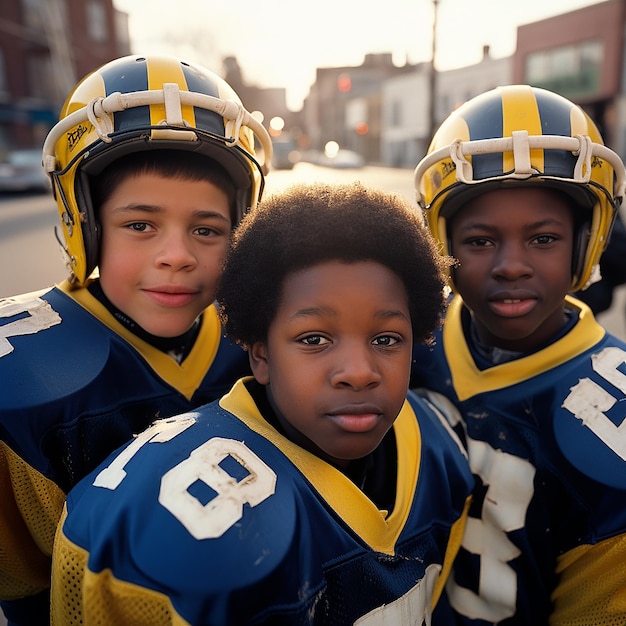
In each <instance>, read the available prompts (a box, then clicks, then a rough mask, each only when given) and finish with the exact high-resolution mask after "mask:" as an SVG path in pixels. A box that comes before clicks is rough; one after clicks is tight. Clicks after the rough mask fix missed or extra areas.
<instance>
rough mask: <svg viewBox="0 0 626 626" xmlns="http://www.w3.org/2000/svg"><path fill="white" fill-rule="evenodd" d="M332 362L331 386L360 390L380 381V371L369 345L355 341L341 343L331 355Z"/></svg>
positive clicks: (375, 384)
mask: <svg viewBox="0 0 626 626" xmlns="http://www.w3.org/2000/svg"><path fill="white" fill-rule="evenodd" d="M333 363H334V369H333V371H332V374H331V384H332V385H333V387H349V388H351V389H354V390H355V391H360V390H361V389H367V388H368V387H375V386H377V385H379V384H380V382H381V372H380V369H379V367H378V365H377V362H376V358H375V355H374V353H373V351H372V349H371V347H369V346H361V345H359V344H358V342H357V341H351V342H347V343H345V344H344V345H342V346H341V348H340V349H339V350H337V351H336V352H335V354H334V355H333Z"/></svg>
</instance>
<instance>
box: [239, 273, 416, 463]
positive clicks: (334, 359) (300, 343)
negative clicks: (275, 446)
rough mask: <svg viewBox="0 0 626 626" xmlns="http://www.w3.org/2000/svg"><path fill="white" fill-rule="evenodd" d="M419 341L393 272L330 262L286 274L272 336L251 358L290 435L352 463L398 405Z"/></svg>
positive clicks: (319, 451)
mask: <svg viewBox="0 0 626 626" xmlns="http://www.w3.org/2000/svg"><path fill="white" fill-rule="evenodd" d="M412 343H413V335H412V327H411V316H410V313H409V304H408V297H407V294H406V290H405V288H404V285H403V283H402V281H401V280H400V278H399V277H398V276H397V275H396V274H394V273H393V272H392V271H391V270H389V269H387V268H386V267H384V266H382V265H379V264H378V263H374V262H358V263H353V264H346V263H340V262H338V261H329V262H325V263H322V264H320V265H316V266H314V267H310V268H308V269H304V270H301V271H297V272H294V273H293V274H291V275H289V276H288V277H287V279H286V280H285V283H284V285H283V291H282V299H281V302H280V304H279V308H278V311H277V313H276V316H275V318H274V320H273V322H272V324H271V326H270V329H269V333H268V339H267V343H255V344H254V345H253V346H252V347H251V350H250V359H251V364H252V368H253V372H254V374H255V377H256V378H257V380H258V381H259V382H260V383H261V384H264V385H267V386H268V395H269V398H270V401H271V402H272V404H273V406H274V408H275V410H276V412H277V415H278V418H279V420H280V421H281V424H282V426H283V428H284V429H285V431H286V433H287V435H288V437H289V438H290V439H291V440H292V441H294V442H295V443H297V444H298V445H300V446H302V447H303V448H305V449H307V450H309V451H310V452H312V453H313V454H316V455H317V456H320V457H321V458H323V459H325V460H327V461H330V462H332V463H334V464H336V465H339V466H345V465H346V464H347V462H348V461H350V460H352V459H358V458H361V457H363V456H366V455H367V454H369V453H370V452H371V451H372V450H374V449H375V448H376V447H377V446H378V444H379V443H380V441H381V440H382V438H383V436H384V435H385V433H386V432H387V431H388V430H389V428H390V427H391V425H392V424H393V422H394V420H395V419H396V417H397V415H398V413H399V412H400V409H401V408H402V404H403V402H404V399H405V397H406V393H407V388H408V384H409V371H410V365H411V352H412V351H411V348H412Z"/></svg>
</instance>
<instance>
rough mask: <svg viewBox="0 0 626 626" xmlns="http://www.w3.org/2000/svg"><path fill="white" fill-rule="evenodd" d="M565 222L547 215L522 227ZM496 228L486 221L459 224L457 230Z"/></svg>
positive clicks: (544, 226)
mask: <svg viewBox="0 0 626 626" xmlns="http://www.w3.org/2000/svg"><path fill="white" fill-rule="evenodd" d="M563 225H565V222H564V221H563V220H560V219H557V218H553V217H547V218H545V219H542V220H537V221H536V222H532V223H530V224H525V225H524V228H526V229H536V228H547V227H549V226H563ZM473 229H477V230H480V229H482V230H497V229H498V227H497V226H495V225H494V224H490V223H486V222H470V223H468V224H459V225H458V230H459V232H464V231H468V230H473Z"/></svg>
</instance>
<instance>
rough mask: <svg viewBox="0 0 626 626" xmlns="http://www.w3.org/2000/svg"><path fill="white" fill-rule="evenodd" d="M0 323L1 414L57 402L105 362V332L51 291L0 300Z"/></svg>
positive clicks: (62, 296) (83, 382) (84, 313)
mask: <svg viewBox="0 0 626 626" xmlns="http://www.w3.org/2000/svg"><path fill="white" fill-rule="evenodd" d="M0 319H1V320H2V323H1V324H0V378H1V379H2V381H3V388H4V391H3V393H2V400H1V401H0V404H1V405H3V407H2V408H3V409H20V408H24V407H29V406H37V405H42V404H45V403H47V402H49V401H53V400H56V399H59V398H63V397H65V396H67V395H69V394H71V393H73V392H74V391H76V390H77V389H81V388H83V387H84V386H85V385H86V384H87V383H88V382H90V381H91V380H93V379H94V378H95V377H97V376H98V374H99V372H100V371H101V369H102V367H103V366H104V364H105V363H106V361H107V358H108V354H109V331H108V330H107V329H106V328H105V327H104V326H103V325H102V324H101V323H100V322H99V321H98V320H97V319H96V318H94V317H93V315H91V314H90V313H88V312H87V311H86V310H85V309H83V308H82V307H81V306H80V305H78V304H77V303H76V302H75V301H74V300H72V299H71V298H70V297H68V296H67V295H66V294H64V293H63V292H62V291H61V290H59V289H58V288H56V287H54V288H52V289H50V290H48V291H43V292H33V293H28V294H23V295H20V296H14V297H11V298H4V299H2V300H0ZM7 381H8V384H7Z"/></svg>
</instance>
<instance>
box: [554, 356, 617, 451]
mask: <svg viewBox="0 0 626 626" xmlns="http://www.w3.org/2000/svg"><path fill="white" fill-rule="evenodd" d="M591 362H592V366H593V369H594V371H595V372H597V373H598V374H599V375H600V376H602V378H604V379H605V380H606V381H608V382H609V383H611V384H612V385H613V386H614V387H616V388H617V389H619V390H620V391H621V392H622V394H626V376H625V375H624V374H623V373H622V372H621V371H620V370H619V368H620V367H622V366H623V365H624V363H625V362H626V354H624V351H623V350H621V349H620V348H615V347H612V348H605V349H604V350H602V351H601V352H599V353H598V354H594V355H593V356H592V357H591ZM620 400H621V401H622V402H623V397H622V398H621V399H620ZM617 401H618V400H617V399H616V398H614V397H613V396H612V395H611V394H610V393H609V392H608V391H606V390H605V389H603V388H602V387H600V385H598V384H597V383H595V382H594V381H593V380H591V379H590V378H583V379H582V380H580V381H579V382H578V384H576V385H575V386H574V387H572V389H571V391H570V393H569V395H568V396H567V398H565V402H563V407H564V408H566V409H567V410H568V411H570V412H571V413H573V414H574V415H575V416H576V417H577V418H578V419H579V420H580V421H581V422H582V423H583V424H584V425H585V426H586V427H587V428H589V429H590V430H591V431H592V432H593V433H594V434H595V435H596V437H598V438H599V439H600V440H601V441H602V442H603V443H604V444H605V445H607V446H608V447H609V448H610V449H611V450H613V452H615V454H617V455H618V456H619V457H620V458H621V459H623V460H626V420H623V421H622V422H621V423H620V425H619V426H616V425H615V424H614V423H613V421H612V420H610V419H609V418H608V417H607V416H606V415H605V412H607V411H608V410H609V409H611V408H612V407H613V405H614V404H615V403H616V402H617Z"/></svg>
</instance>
